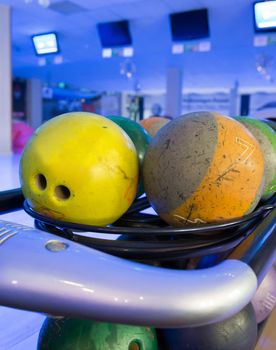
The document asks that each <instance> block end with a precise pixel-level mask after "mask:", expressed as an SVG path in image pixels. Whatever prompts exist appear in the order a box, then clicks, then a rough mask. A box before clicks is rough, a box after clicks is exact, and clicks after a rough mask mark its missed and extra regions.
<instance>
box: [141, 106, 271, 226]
mask: <svg viewBox="0 0 276 350" xmlns="http://www.w3.org/2000/svg"><path fill="white" fill-rule="evenodd" d="M143 176H144V186H145V192H146V194H147V196H148V199H149V201H150V203H151V205H152V206H153V208H154V209H155V210H156V211H157V213H158V214H159V215H160V216H161V217H162V218H163V219H164V220H165V221H167V222H168V223H169V224H171V225H176V226H183V225H185V224H198V223H209V222H219V221H222V220H226V219H231V218H235V217H240V216H243V215H245V214H247V213H249V212H251V211H252V210H254V208H255V207H256V205H257V203H258V202H259V199H260V197H261V195H262V191H263V186H264V180H265V179H264V178H265V174H264V158H263V155H262V151H261V149H260V146H259V143H258V141H257V140H256V139H255V138H254V136H253V135H252V134H251V133H250V132H249V131H248V130H247V129H246V128H245V127H244V126H243V125H242V124H240V123H239V122H237V121H236V120H234V119H232V118H229V117H226V116H224V115H221V114H218V113H211V112H195V113H189V114H186V115H183V116H181V117H179V118H176V119H174V120H173V121H171V122H170V123H169V124H167V125H165V126H164V127H163V128H162V129H161V130H159V132H158V134H156V136H155V137H154V138H153V140H152V142H151V144H150V145H149V148H148V150H147V152H146V156H145V160H144V168H143Z"/></svg>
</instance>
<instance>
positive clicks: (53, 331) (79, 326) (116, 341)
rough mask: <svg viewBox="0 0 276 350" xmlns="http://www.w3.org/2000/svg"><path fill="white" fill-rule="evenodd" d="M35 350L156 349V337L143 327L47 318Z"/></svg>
mask: <svg viewBox="0 0 276 350" xmlns="http://www.w3.org/2000/svg"><path fill="white" fill-rule="evenodd" d="M37 350H157V338H156V333H155V330H154V329H152V328H147V327H140V326H128V325H121V324H113V323H102V322H94V321H89V320H78V319H73V318H47V319H46V320H45V321H44V323H43V325H42V328H41V330H40V334H39V338H38V345H37Z"/></svg>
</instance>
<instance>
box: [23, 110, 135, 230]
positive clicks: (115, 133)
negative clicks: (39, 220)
mask: <svg viewBox="0 0 276 350" xmlns="http://www.w3.org/2000/svg"><path fill="white" fill-rule="evenodd" d="M138 171H139V170H138V156H137V152H136V149H135V146H134V144H133V142H132V141H131V139H130V138H129V136H128V135H127V134H126V133H125V132H124V131H123V129H121V128H120V127H119V126H118V125H116V124H115V123H113V122H112V121H110V120H109V119H107V118H105V117H102V116H99V115H95V114H91V113H83V112H77V113H68V114H63V115H61V116H58V117H56V118H53V119H51V120H50V121H48V122H47V123H45V124H43V125H42V126H41V127H40V128H39V129H37V130H36V132H35V133H34V135H33V137H32V139H31V140H30V142H29V144H28V145H27V147H26V148H25V150H24V153H23V156H22V158H21V164H20V180H21V186H22V190H23V193H24V196H25V198H26V199H27V201H28V202H29V204H30V206H31V207H32V208H34V209H35V210H36V211H38V212H40V213H43V214H44V215H46V216H49V217H51V218H55V219H60V220H64V221H70V222H76V223H83V224H91V225H107V224H110V223H112V222H114V221H115V220H117V219H118V218H119V217H120V216H121V215H122V214H123V213H124V212H125V211H126V210H127V209H128V208H129V206H130V205H131V203H132V201H133V200H134V198H135V195H136V191H137V181H138Z"/></svg>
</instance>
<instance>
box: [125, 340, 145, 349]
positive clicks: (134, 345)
mask: <svg viewBox="0 0 276 350" xmlns="http://www.w3.org/2000/svg"><path fill="white" fill-rule="evenodd" d="M128 350H142V347H141V346H140V343H139V342H138V341H137V340H133V341H132V342H131V343H130V344H129V346H128Z"/></svg>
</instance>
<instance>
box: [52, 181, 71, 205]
mask: <svg viewBox="0 0 276 350" xmlns="http://www.w3.org/2000/svg"><path fill="white" fill-rule="evenodd" d="M55 195H56V197H57V199H59V200H62V201H65V200H66V199H68V198H70V196H71V192H70V190H69V188H68V187H66V186H63V185H59V186H57V187H56V188H55Z"/></svg>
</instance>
